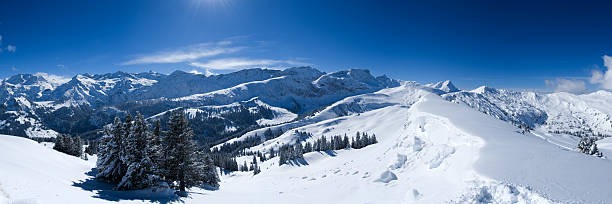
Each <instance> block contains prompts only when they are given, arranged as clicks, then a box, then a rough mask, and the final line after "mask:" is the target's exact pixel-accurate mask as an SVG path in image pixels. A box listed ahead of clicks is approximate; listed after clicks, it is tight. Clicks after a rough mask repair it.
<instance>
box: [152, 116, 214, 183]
mask: <svg viewBox="0 0 612 204" xmlns="http://www.w3.org/2000/svg"><path fill="white" fill-rule="evenodd" d="M168 128H169V130H168V132H167V133H166V137H165V142H164V144H166V147H165V148H164V149H165V153H166V154H167V155H166V156H165V157H166V162H165V165H164V168H165V169H164V173H165V179H166V180H167V181H168V183H169V184H173V187H175V188H177V189H178V190H179V191H181V192H184V191H185V190H186V188H190V187H192V186H195V185H199V184H202V183H203V182H204V181H203V179H204V178H203V177H202V174H201V173H202V168H203V164H202V163H203V162H201V161H200V160H199V158H198V156H200V157H201V155H199V154H200V153H198V152H196V144H195V142H194V141H193V135H194V134H193V130H191V128H190V127H189V124H188V120H187V118H185V115H184V112H183V111H182V110H179V111H175V112H174V113H173V114H172V116H171V117H170V121H169V122H168ZM215 173H216V171H215ZM207 179H208V178H207ZM175 183H176V185H174V184H175ZM177 185H178V186H177Z"/></svg>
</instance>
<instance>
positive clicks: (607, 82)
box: [589, 55, 612, 90]
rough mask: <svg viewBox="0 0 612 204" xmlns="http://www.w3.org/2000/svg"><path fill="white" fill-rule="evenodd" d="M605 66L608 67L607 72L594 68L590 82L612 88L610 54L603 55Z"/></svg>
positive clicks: (611, 58)
mask: <svg viewBox="0 0 612 204" xmlns="http://www.w3.org/2000/svg"><path fill="white" fill-rule="evenodd" d="M603 60H604V66H605V67H606V68H607V69H606V71H605V72H601V71H599V70H593V72H592V76H591V79H589V82H591V84H599V86H600V87H601V88H604V89H608V90H612V71H611V70H610V69H612V57H610V56H608V55H604V56H603Z"/></svg>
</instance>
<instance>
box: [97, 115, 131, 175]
mask: <svg viewBox="0 0 612 204" xmlns="http://www.w3.org/2000/svg"><path fill="white" fill-rule="evenodd" d="M101 134H102V135H103V136H102V138H101V142H100V147H99V150H98V160H97V161H96V169H97V170H98V173H97V174H96V178H98V179H101V180H104V181H107V182H110V183H118V182H119V181H121V179H122V178H123V175H124V174H125V167H124V164H123V161H122V160H121V154H122V153H121V152H122V145H123V123H122V122H121V119H119V118H118V117H115V121H114V122H113V124H112V125H107V126H104V129H103V130H102V131H101Z"/></svg>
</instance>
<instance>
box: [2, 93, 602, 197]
mask: <svg viewBox="0 0 612 204" xmlns="http://www.w3.org/2000/svg"><path fill="white" fill-rule="evenodd" d="M356 97H357V98H352V99H346V100H352V102H354V103H351V101H344V103H342V102H338V103H336V104H335V105H336V106H334V105H332V106H330V107H329V108H328V109H327V110H323V111H322V112H320V113H319V115H318V116H317V115H315V116H313V118H317V117H321V118H320V119H317V120H314V119H312V118H311V119H310V120H311V122H309V123H302V125H296V126H292V128H297V129H298V130H300V131H307V132H311V133H313V138H309V139H307V140H308V141H312V140H314V139H316V138H318V137H321V136H322V135H325V136H332V135H336V134H340V135H344V134H345V133H346V134H348V135H349V136H352V135H354V134H355V132H357V131H359V132H366V133H373V134H375V135H376V137H377V139H378V141H379V143H377V144H374V145H370V146H367V147H365V148H362V149H346V150H339V151H328V152H313V153H307V154H305V155H304V156H305V159H304V160H302V161H295V162H294V163H293V164H291V165H283V166H278V158H273V159H271V160H268V161H265V162H263V163H261V164H260V167H261V170H262V172H261V173H260V174H258V175H256V176H253V175H252V173H251V172H234V173H230V174H223V175H222V176H221V183H220V184H221V187H220V188H219V189H200V188H194V189H191V193H190V194H189V197H187V198H183V199H180V200H178V199H168V200H161V201H163V202H166V201H182V202H185V203H226V202H247V203H277V202H278V203H282V202H291V203H330V202H333V203H554V202H562V203H565V202H568V203H610V202H612V194H610V193H609V192H610V191H612V187H611V186H610V183H612V174H611V173H610V172H611V171H612V163H611V162H610V160H608V159H602V158H597V157H593V156H589V155H585V154H582V153H579V152H576V151H574V150H572V149H571V148H563V147H560V145H559V144H553V143H554V142H551V141H550V140H548V139H546V138H548V137H552V136H551V135H547V136H542V135H535V134H530V133H528V134H521V133H520V131H519V129H517V128H516V127H514V126H512V125H511V124H509V123H507V122H504V121H501V120H499V119H497V118H494V117H492V116H489V115H486V114H484V113H481V112H478V111H476V110H474V109H472V108H470V107H468V106H465V105H461V104H455V103H452V102H449V101H446V100H444V99H442V98H441V97H440V96H438V95H436V94H432V93H426V92H422V91H419V88H418V87H417V86H408V85H404V86H401V87H397V88H392V89H385V90H382V91H379V92H377V93H374V94H369V95H367V97H365V98H364V97H362V98H360V99H359V98H358V97H359V96H356ZM366 99H367V100H366ZM380 101H386V102H388V103H384V104H382V105H380V103H378V102H380ZM340 104H352V105H350V106H339V105H340ZM368 104H369V105H372V104H379V105H378V106H375V108H367V107H372V106H368ZM357 105H358V106H357ZM334 107H345V108H346V107H350V108H349V109H342V110H361V111H358V112H356V113H350V114H338V113H339V112H337V111H333V110H338V109H337V108H336V109H334ZM357 107H359V108H357ZM356 108H357V109H356ZM360 108H364V109H360ZM326 111H328V112H326ZM332 112H333V113H334V114H331V113H332ZM325 114H330V115H335V116H334V117H322V116H323V115H325ZM306 120H308V119H306ZM289 124H292V123H289ZM536 133H537V131H536ZM295 139H296V138H295V137H294V136H293V135H292V134H291V132H288V133H285V134H283V135H282V136H280V137H278V138H275V139H273V140H271V141H269V142H266V143H264V144H263V145H260V146H256V147H253V148H252V149H253V150H266V149H268V148H269V147H273V146H274V145H280V144H284V143H291V142H294V141H295ZM610 144H612V141H610V140H605V141H600V142H599V145H600V146H601V147H600V148H601V149H602V151H604V154H607V153H608V152H612V151H610V150H611V149H612V145H610ZM568 145H569V143H568ZM561 146H563V145H561ZM245 159H249V158H246V157H244V158H240V161H242V160H245ZM0 164H2V166H1V167H0V199H4V200H7V199H10V200H12V201H16V200H26V201H36V200H38V201H41V202H44V203H79V202H80V203H96V202H114V201H120V202H157V201H160V200H159V199H154V198H145V199H139V195H147V196H151V195H149V194H147V193H146V192H133V193H132V194H131V195H130V196H127V195H126V194H118V193H113V192H112V191H108V190H107V191H98V190H95V189H91V188H90V187H92V186H96V185H98V186H97V187H99V184H96V183H93V184H91V182H94V181H92V176H91V173H89V174H88V172H90V170H91V168H92V167H93V163H92V161H83V160H80V159H78V158H75V157H71V156H67V155H64V154H61V153H58V152H55V151H53V150H51V149H49V148H46V147H43V146H42V145H40V144H38V143H35V142H33V141H29V140H27V139H23V138H17V137H10V136H0ZM50 189H51V190H50ZM2 197H4V198H2Z"/></svg>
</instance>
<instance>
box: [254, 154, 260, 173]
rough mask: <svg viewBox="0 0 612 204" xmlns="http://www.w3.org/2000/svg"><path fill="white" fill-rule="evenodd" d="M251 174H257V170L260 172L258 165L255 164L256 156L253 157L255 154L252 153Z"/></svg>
mask: <svg viewBox="0 0 612 204" xmlns="http://www.w3.org/2000/svg"><path fill="white" fill-rule="evenodd" d="M252 164H253V175H257V174H259V172H261V169H259V166H258V165H257V157H255V155H253V162H252Z"/></svg>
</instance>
